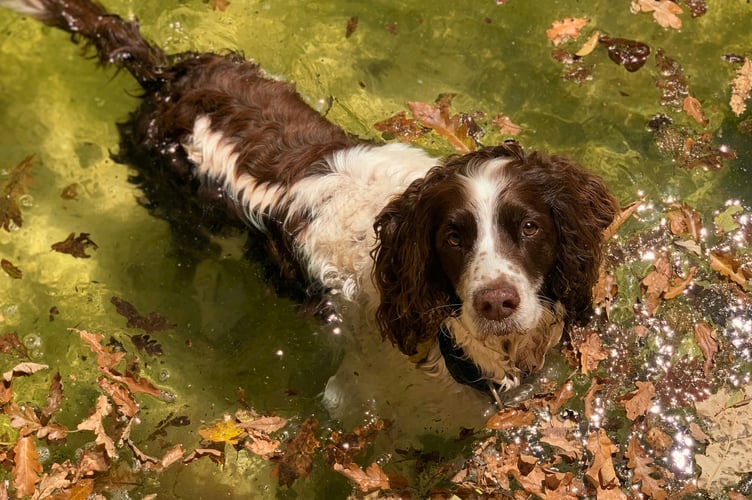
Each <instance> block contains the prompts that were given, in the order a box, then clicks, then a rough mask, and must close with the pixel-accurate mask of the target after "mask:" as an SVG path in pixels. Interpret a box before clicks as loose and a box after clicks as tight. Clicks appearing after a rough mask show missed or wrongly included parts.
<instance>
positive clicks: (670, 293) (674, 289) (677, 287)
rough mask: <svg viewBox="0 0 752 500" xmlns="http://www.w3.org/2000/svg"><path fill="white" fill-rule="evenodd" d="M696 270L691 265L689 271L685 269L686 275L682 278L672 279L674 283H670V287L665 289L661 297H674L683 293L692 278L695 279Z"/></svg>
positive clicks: (667, 298) (669, 298)
mask: <svg viewBox="0 0 752 500" xmlns="http://www.w3.org/2000/svg"><path fill="white" fill-rule="evenodd" d="M696 272H697V267H696V266H692V267H691V268H690V269H689V271H687V277H686V278H684V279H683V280H681V279H680V280H674V282H673V283H674V284H673V285H671V287H670V288H669V289H668V290H666V291H665V292H664V294H663V298H664V299H666V300H671V299H675V298H676V297H678V296H679V295H681V294H682V293H684V290H686V289H687V288H688V287H689V285H691V284H692V280H693V279H695V273H696Z"/></svg>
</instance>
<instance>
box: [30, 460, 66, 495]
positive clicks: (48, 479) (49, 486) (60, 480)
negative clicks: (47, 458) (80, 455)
mask: <svg viewBox="0 0 752 500" xmlns="http://www.w3.org/2000/svg"><path fill="white" fill-rule="evenodd" d="M69 475H70V476H74V475H75V469H74V467H73V465H72V464H71V463H70V460H66V461H65V462H63V463H62V464H59V463H54V464H52V466H51V467H50V472H49V473H47V474H45V475H44V476H43V477H42V479H41V481H40V482H39V486H38V488H37V491H36V495H35V496H34V497H33V498H35V499H37V498H38V499H42V498H52V495H53V493H55V492H57V491H60V490H65V489H67V488H69V487H70V486H71V484H72V481H71V480H70V479H68V476H69Z"/></svg>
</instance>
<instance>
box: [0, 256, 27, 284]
mask: <svg viewBox="0 0 752 500" xmlns="http://www.w3.org/2000/svg"><path fill="white" fill-rule="evenodd" d="M0 267H2V268H3V271H5V274H7V275H8V276H10V277H11V278H13V279H14V280H20V279H21V278H23V271H21V269H19V268H18V267H16V266H14V265H13V263H12V262H11V261H9V260H7V259H2V260H0Z"/></svg>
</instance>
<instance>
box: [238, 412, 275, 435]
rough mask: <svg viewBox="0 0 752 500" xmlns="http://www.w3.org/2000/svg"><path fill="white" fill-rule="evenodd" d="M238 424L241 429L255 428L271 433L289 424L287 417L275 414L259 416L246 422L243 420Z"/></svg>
mask: <svg viewBox="0 0 752 500" xmlns="http://www.w3.org/2000/svg"><path fill="white" fill-rule="evenodd" d="M237 425H238V427H239V428H241V429H253V430H256V431H260V432H263V433H264V434H271V433H272V432H277V431H278V430H280V429H282V428H283V427H284V426H285V425H287V419H285V418H282V417H275V416H269V417H258V418H254V419H252V420H248V421H245V422H243V421H242V420H241V421H240V422H239V423H238V424H237Z"/></svg>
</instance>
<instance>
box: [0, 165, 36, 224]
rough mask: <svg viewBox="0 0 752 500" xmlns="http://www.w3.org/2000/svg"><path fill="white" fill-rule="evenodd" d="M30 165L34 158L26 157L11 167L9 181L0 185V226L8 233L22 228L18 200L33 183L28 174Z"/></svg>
mask: <svg viewBox="0 0 752 500" xmlns="http://www.w3.org/2000/svg"><path fill="white" fill-rule="evenodd" d="M32 165H34V156H33V155H31V156H27V157H26V158H24V159H23V160H22V161H21V163H19V164H18V165H16V166H15V167H13V170H11V173H10V179H8V180H7V181H6V182H4V183H3V184H0V226H2V227H3V229H5V230H6V231H8V232H10V231H11V229H13V228H20V227H21V226H23V217H22V216H21V208H20V207H19V205H18V198H19V196H21V195H22V194H24V192H25V191H26V189H28V188H29V187H30V186H31V184H32V182H33V177H31V174H30V173H29V171H30V170H31V167H32Z"/></svg>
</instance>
